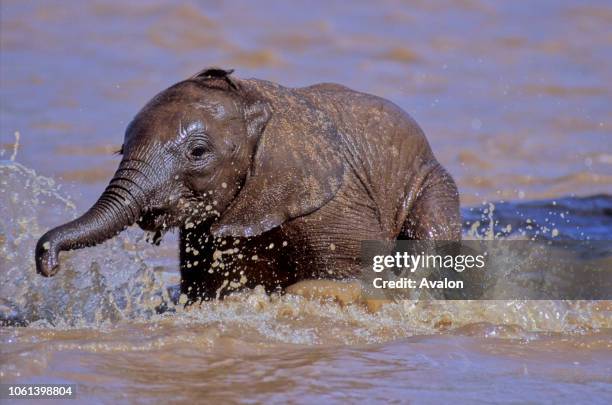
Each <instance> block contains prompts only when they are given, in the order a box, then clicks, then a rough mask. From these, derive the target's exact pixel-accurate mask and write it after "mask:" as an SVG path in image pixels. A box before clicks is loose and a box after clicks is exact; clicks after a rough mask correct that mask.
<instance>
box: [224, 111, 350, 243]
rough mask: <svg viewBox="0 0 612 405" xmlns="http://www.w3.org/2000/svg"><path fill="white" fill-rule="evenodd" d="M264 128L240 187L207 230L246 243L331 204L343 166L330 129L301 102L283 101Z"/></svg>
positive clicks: (332, 129) (330, 124)
mask: <svg viewBox="0 0 612 405" xmlns="http://www.w3.org/2000/svg"><path fill="white" fill-rule="evenodd" d="M282 111H283V112H282V113H281V114H274V113H272V116H271V118H270V120H269V121H268V122H267V125H265V129H264V131H263V133H262V134H261V136H260V138H259V141H258V143H257V148H256V152H255V155H254V158H253V162H252V164H251V167H250V170H249V173H248V175H247V178H246V181H245V184H244V186H243V187H242V189H241V191H240V192H239V193H238V195H237V197H236V198H235V199H234V201H233V202H232V203H231V204H230V206H229V207H228V208H227V210H226V211H225V212H224V213H223V215H222V216H221V218H220V219H219V220H218V222H217V223H215V224H214V225H213V227H212V233H213V234H214V235H216V236H235V237H251V236H257V235H260V234H262V233H264V232H266V231H269V230H271V229H273V228H275V227H277V226H280V225H281V224H283V223H285V222H286V221H289V220H291V219H293V218H297V217H300V216H304V215H307V214H309V213H311V212H313V211H316V210H317V209H319V208H320V207H322V206H323V205H324V204H325V203H327V202H328V201H329V200H331V199H332V198H333V196H334V195H335V194H336V192H337V191H338V189H339V188H340V186H341V184H342V177H343V174H344V166H343V163H342V159H341V152H340V139H339V136H338V133H337V131H336V128H335V126H334V125H333V124H332V123H331V122H330V121H329V120H328V119H327V118H326V117H325V116H324V115H323V114H322V113H321V112H320V111H317V110H315V109H313V108H312V107H310V106H309V104H308V103H306V102H303V101H302V102H294V103H292V102H291V100H287V103H283V106H282Z"/></svg>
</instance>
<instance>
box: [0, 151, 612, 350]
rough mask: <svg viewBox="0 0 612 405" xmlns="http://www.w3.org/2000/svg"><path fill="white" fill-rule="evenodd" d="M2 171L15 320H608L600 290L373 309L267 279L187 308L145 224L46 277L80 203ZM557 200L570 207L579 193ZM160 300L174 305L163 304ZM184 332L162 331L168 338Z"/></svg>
mask: <svg viewBox="0 0 612 405" xmlns="http://www.w3.org/2000/svg"><path fill="white" fill-rule="evenodd" d="M0 178H1V179H2V180H0V196H1V199H2V206H3V211H4V213H5V220H4V221H3V222H2V223H0V267H1V274H2V280H1V284H0V296H1V297H2V298H1V302H0V317H1V318H2V319H3V321H4V322H5V323H9V324H17V325H19V324H21V325H25V324H29V325H30V326H31V327H35V328H52V329H71V328H96V329H99V330H101V329H105V328H108V327H113V326H116V325H121V324H125V322H132V323H133V322H136V323H141V322H145V323H151V325H158V324H159V323H160V322H164V323H167V322H170V323H171V324H172V325H174V326H179V327H185V328H186V327H187V325H201V326H202V327H206V328H208V329H207V330H216V331H222V333H229V334H234V333H238V332H240V334H241V335H243V334H245V333H247V334H249V336H252V337H253V339H259V340H261V341H262V342H285V343H299V344H322V343H343V344H360V343H369V342H382V341H388V340H392V339H397V338H401V337H406V336H412V335H418V334H431V333H439V332H441V331H447V330H457V328H463V329H459V330H463V331H464V332H465V331H466V330H467V331H468V332H465V333H480V334H483V335H491V336H497V337H499V336H504V337H514V338H529V336H531V333H532V332H533V331H555V332H579V331H585V330H592V329H597V328H603V327H610V326H611V325H610V321H609V319H610V317H609V316H607V315H608V314H609V311H610V309H609V308H607V307H606V306H605V305H604V304H602V303H599V304H598V303H595V302H567V301H453V302H442V301H423V302H416V301H403V302H398V303H390V304H387V305H384V306H383V307H382V309H380V311H379V312H377V313H371V312H369V311H368V310H367V309H366V308H365V307H362V306H360V305H341V304H339V303H337V302H335V301H333V300H331V299H329V300H325V299H324V300H316V299H306V298H303V297H300V296H292V295H284V296H281V295H278V294H272V295H267V294H265V292H263V289H258V288H257V289H255V290H250V291H243V292H240V293H237V294H234V295H232V296H230V297H228V298H226V299H225V300H223V301H213V302H206V303H203V304H202V305H200V306H193V307H190V308H189V309H183V308H182V306H180V305H178V306H175V305H174V304H173V303H172V300H171V299H170V297H169V295H168V288H170V287H172V286H173V285H172V282H170V281H169V278H168V277H167V274H165V273H164V272H163V271H161V270H160V269H159V268H156V267H155V266H152V265H150V264H147V262H146V261H145V258H146V251H143V250H142V249H140V248H139V246H141V244H142V245H144V242H142V239H143V236H141V234H140V233H139V232H138V231H136V230H128V231H127V232H124V233H123V234H121V235H119V236H118V237H116V238H114V239H112V240H111V241H108V242H106V243H104V244H101V245H99V246H97V247H93V248H88V249H86V250H79V251H74V252H66V253H62V259H61V260H62V271H61V273H60V274H58V275H57V276H55V277H53V278H43V277H40V276H39V275H37V274H36V272H35V268H34V257H33V252H34V245H35V243H36V241H37V239H38V237H40V235H41V234H42V233H43V232H44V231H45V230H46V229H47V228H48V226H49V225H51V224H48V223H45V220H47V221H50V222H52V223H53V224H57V223H61V222H64V221H68V220H70V219H72V218H74V217H75V216H76V211H75V206H74V204H73V203H72V202H71V200H70V199H69V198H67V197H66V196H65V195H64V194H63V193H62V191H61V189H60V188H59V187H58V186H57V185H56V184H55V182H54V181H53V180H52V179H49V178H45V177H43V176H38V175H37V174H36V173H35V172H34V171H33V170H31V169H29V168H27V167H24V166H22V165H20V164H19V163H15V162H11V161H3V162H2V163H1V164H0ZM600 200H601V199H600ZM600 200H597V201H599V202H598V203H597V204H599V205H601V206H602V208H601V210H602V211H601V212H602V213H603V212H607V211H605V210H609V208H608V206H605V204H604V203H606V201H605V200H604V201H603V202H602V201H600ZM588 201H590V204H595V203H594V202H593V201H591V200H588ZM607 203H609V201H608V202H607ZM534 204H535V203H534ZM556 204H557V205H556V206H557V207H562V211H561V212H565V211H567V207H568V206H569V205H570V203H569V202H561V203H559V202H557V203H556ZM520 208H521V207H517V206H513V205H510V204H508V203H505V204H497V205H493V204H490V205H488V206H486V208H485V209H484V210H482V211H481V212H477V210H467V212H464V213H467V214H468V215H467V219H468V222H471V224H466V232H465V234H466V237H475V238H484V239H492V238H501V237H512V236H513V235H515V234H517V233H519V232H520V229H521V225H520V224H523V225H524V224H526V223H527V221H526V220H524V219H523V217H522V216H515V217H512V216H509V215H508V212H510V211H512V210H515V209H516V210H517V211H518V210H519V209H520ZM549 208H550V207H549ZM551 215H552V214H551ZM475 217H477V218H478V221H475V220H474V218H475ZM503 221H506V222H505V223H504V222H503ZM476 223H478V225H475V224H476ZM517 223H519V224H518V225H517ZM598 223H599V224H601V223H602V222H601V221H599V222H598ZM508 224H511V225H512V226H511V227H510V228H509V227H508V226H507V225H508ZM557 226H559V229H561V231H560V234H561V235H562V236H567V235H569V234H568V232H569V231H568V227H563V225H562V224H559V225H557ZM504 229H513V230H517V231H515V232H516V233H512V232H505V231H504ZM134 246H136V248H134ZM161 309H163V310H164V311H165V312H164V313H160V312H163V311H161ZM483 325H484V326H483ZM496 325H497V326H496ZM210 328H212V329H210ZM465 328H468V329H465ZM500 328H501V329H500ZM462 333H463V332H462ZM176 338H177V337H176V336H165V337H164V339H167V340H165V342H166V343H168V342H171V341H173V339H176Z"/></svg>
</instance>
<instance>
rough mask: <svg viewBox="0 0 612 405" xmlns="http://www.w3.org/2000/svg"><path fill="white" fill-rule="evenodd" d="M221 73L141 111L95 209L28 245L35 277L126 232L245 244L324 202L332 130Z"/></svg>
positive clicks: (330, 187) (334, 163) (295, 106)
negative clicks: (237, 239)
mask: <svg viewBox="0 0 612 405" xmlns="http://www.w3.org/2000/svg"><path fill="white" fill-rule="evenodd" d="M231 73H232V71H226V70H221V69H216V68H213V69H206V70H203V71H202V72H200V73H198V74H196V75H194V76H192V77H191V78H189V79H187V80H184V81H182V82H179V83H177V84H175V85H173V86H171V87H170V88H168V89H166V90H164V91H163V92H161V93H159V94H158V95H157V96H155V97H154V98H153V99H152V100H151V101H150V102H149V103H148V104H147V105H145V107H144V108H143V109H142V110H141V111H140V112H139V113H138V114H137V115H136V117H135V118H134V119H133V120H132V122H131V123H130V124H129V125H128V127H127V130H126V133H125V138H124V142H123V146H122V147H121V151H120V154H121V155H122V160H121V162H120V164H119V167H118V169H117V171H116V173H115V175H114V176H113V178H112V180H111V181H110V183H109V184H108V186H107V187H106V189H105V191H104V192H103V193H102V195H101V196H100V198H99V199H98V201H97V202H96V203H95V204H94V205H93V206H92V207H91V208H90V209H89V210H88V211H87V212H86V213H85V214H83V215H82V216H81V217H79V218H77V219H75V220H73V221H71V222H69V223H67V224H64V225H62V226H59V227H57V228H54V229H52V230H50V231H48V232H47V233H45V234H44V235H43V236H42V237H41V238H40V240H39V241H38V243H37V246H36V252H35V255H36V269H37V272H38V273H40V274H42V275H44V276H52V275H54V274H55V273H56V272H57V271H58V269H59V261H58V255H59V252H60V251H65V250H72V249H79V248H83V247H87V246H93V245H95V244H98V243H101V242H103V241H105V240H107V239H109V238H111V237H113V236H115V235H117V234H118V233H119V232H121V231H122V230H124V229H126V228H127V227H129V226H131V225H132V224H134V223H137V224H138V225H139V226H140V227H141V228H142V229H144V230H147V231H152V232H155V233H156V235H157V236H160V235H161V234H163V232H165V231H166V230H168V229H171V228H173V227H179V226H184V225H189V223H190V222H196V223H206V222H208V223H210V225H211V226H210V227H209V228H208V229H209V230H210V231H211V233H212V234H214V235H215V236H229V235H232V236H243V237H251V236H256V235H259V234H261V233H263V232H266V231H268V230H270V229H272V228H274V227H277V226H279V225H281V224H282V223H283V222H285V221H287V220H289V219H291V218H295V217H298V216H300V215H305V214H307V213H310V212H312V211H314V210H316V209H317V208H319V207H320V206H322V205H323V204H324V203H325V202H326V201H328V200H329V199H331V198H332V197H333V195H334V194H335V193H336V191H337V190H338V188H339V186H340V183H341V180H342V174H343V165H342V163H341V159H340V154H339V152H338V149H337V146H336V145H337V142H336V141H337V139H334V138H336V137H337V136H338V134H337V132H336V131H335V128H334V127H333V126H332V125H331V124H330V123H329V122H327V121H325V120H322V119H321V117H320V116H318V115H317V111H316V110H315V109H314V107H312V106H311V105H309V104H308V103H307V102H305V101H304V100H298V101H296V100H294V99H293V98H292V96H290V92H289V91H288V90H287V89H285V93H286V94H285V93H283V91H281V90H280V89H277V90H278V92H279V93H278V94H280V95H275V94H274V92H268V91H261V89H260V88H259V87H258V86H257V85H255V84H253V83H252V82H251V81H248V80H237V79H234V78H233V77H231V76H230V74H231ZM277 87H280V86H277ZM282 94H285V95H284V96H283V95H282ZM319 115H320V114H319Z"/></svg>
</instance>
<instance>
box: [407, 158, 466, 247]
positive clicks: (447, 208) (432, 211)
mask: <svg viewBox="0 0 612 405" xmlns="http://www.w3.org/2000/svg"><path fill="white" fill-rule="evenodd" d="M398 239H411V240H449V241H450V240H461V214H460V212H459V192H458V191H457V186H456V185H455V182H454V181H453V179H452V178H451V176H450V175H449V174H448V173H447V172H446V170H444V168H442V166H436V167H435V168H434V169H433V170H432V171H431V172H430V173H429V174H428V175H427V177H426V178H425V180H424V182H423V186H422V188H421V191H420V193H419V194H418V196H417V198H416V200H415V202H414V204H413V206H412V207H411V209H410V211H409V213H408V216H407V218H406V220H405V221H404V224H403V226H402V229H401V231H400V234H399V236H398Z"/></svg>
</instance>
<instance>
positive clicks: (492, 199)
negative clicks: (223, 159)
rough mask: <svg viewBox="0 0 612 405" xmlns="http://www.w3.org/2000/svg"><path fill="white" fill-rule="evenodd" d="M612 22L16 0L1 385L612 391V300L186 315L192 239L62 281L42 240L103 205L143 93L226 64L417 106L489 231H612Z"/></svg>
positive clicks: (606, 14) (131, 254)
mask: <svg viewBox="0 0 612 405" xmlns="http://www.w3.org/2000/svg"><path fill="white" fill-rule="evenodd" d="M610 27H612V7H610V6H609V4H607V2H605V1H592V2H579V1H575V2H571V1H540V2H537V3H535V2H502V1H496V2H480V1H475V0H474V1H459V2H451V1H435V2H430V1H414V2H400V1H381V2H375V3H374V2H351V4H350V6H349V5H348V3H346V2H336V1H328V2H325V3H323V4H320V5H317V6H315V5H313V4H312V2H283V3H281V2H272V1H258V2H217V1H205V2H186V3H182V4H180V5H179V4H178V3H175V2H164V3H162V2H156V1H152V2H146V3H144V2H143V3H140V2H134V3H128V2H119V1H114V0H112V1H99V2H98V1H90V2H59V1H53V2H29V1H10V0H3V1H2V2H1V3H0V139H1V141H0V149H1V150H2V152H0V153H2V156H0V159H2V162H1V163H0V206H1V208H2V218H1V219H0V276H1V279H0V317H1V319H2V321H3V323H4V324H5V325H11V326H4V327H2V328H0V339H1V340H2V347H1V349H0V356H1V357H0V380H1V382H2V383H5V382H6V383H15V382H19V383H50V382H58V383H76V384H78V392H77V398H78V399H79V400H80V401H83V402H87V403H127V402H152V401H163V402H170V403H174V402H194V401H214V400H220V401H230V402H238V401H243V402H262V401H269V400H272V401H273V402H303V403H308V402H313V401H326V402H346V401H349V402H357V401H363V400H375V401H379V402H386V401H389V400H392V401H395V402H408V401H411V402H417V403H431V402H442V401H444V402H446V401H453V402H459V403H461V402H493V403H508V402H532V403H534V402H535V403H559V402H584V403H587V402H588V403H609V402H610V401H612V377H611V376H612V355H611V354H610V353H612V351H611V349H612V316H611V315H612V303H611V302H610V301H469V302H467V301H454V302H442V301H427V302H425V301H422V302H414V301H403V302H399V303H392V304H388V305H385V306H383V307H382V308H381V309H380V310H379V311H378V312H371V311H369V310H368V309H367V308H365V307H362V306H361V305H358V304H349V305H341V304H339V303H337V302H334V301H331V300H323V301H319V300H314V299H306V298H303V297H300V296H291V295H285V296H277V295H272V296H269V295H266V294H265V293H263V292H262V291H260V290H257V289H256V290H253V291H245V292H241V293H239V294H236V295H235V296H231V297H229V298H228V299H226V300H224V301H218V302H209V303H205V304H203V305H202V306H201V307H198V308H191V309H187V310H186V309H183V308H182V307H181V306H176V305H174V304H173V303H172V302H173V300H172V298H173V286H175V285H176V284H177V282H178V271H177V258H176V253H177V252H176V238H175V237H173V236H172V235H169V237H168V238H166V239H165V240H164V241H163V242H162V245H161V246H159V247H153V246H150V245H148V244H146V242H145V241H144V237H143V235H142V232H140V231H139V230H138V229H130V230H128V231H127V232H126V233H124V234H122V235H121V236H119V237H117V238H115V239H114V240H112V241H109V242H107V243H105V244H103V245H101V246H98V247H95V248H91V249H87V250H82V251H76V252H70V253H66V254H63V255H62V263H63V268H62V272H61V273H60V274H58V275H57V276H56V277H55V278H52V279H43V278H41V277H39V276H37V275H36V274H35V270H34V261H33V248H34V245H35V243H36V240H37V238H38V237H39V236H40V235H41V234H42V233H43V232H44V231H45V230H47V229H48V228H49V227H50V226H54V225H57V224H59V223H63V222H65V221H66V220H69V219H71V218H73V217H75V216H76V215H78V214H80V213H82V212H83V211H84V210H85V209H86V208H87V207H88V206H89V205H91V204H92V203H93V202H94V201H95V200H96V198H97V196H98V195H99V193H100V192H101V191H102V190H103V189H104V187H105V184H106V182H107V181H108V179H109V178H110V176H111V175H112V173H113V172H114V170H115V168H116V165H117V163H118V158H117V157H116V156H113V153H112V152H113V151H114V150H116V149H117V148H118V147H119V145H120V144H121V142H122V137H123V135H122V134H123V131H124V129H125V126H126V125H127V123H128V122H129V121H130V119H131V118H132V117H133V115H134V114H135V113H136V111H137V110H138V109H139V108H140V107H141V106H142V105H143V104H144V103H145V102H146V101H147V100H148V99H149V98H150V97H151V96H152V95H154V94H155V93H156V92H158V91H159V90H161V89H163V88H165V87H167V86H168V85H170V84H172V83H174V82H176V81H179V80H181V79H182V78H184V77H186V76H187V75H190V74H192V73H194V72H196V71H198V70H200V69H202V68H203V67H205V66H209V65H217V66H221V67H228V68H235V69H236V74H237V75H238V76H241V77H258V78H265V79H269V80H273V81H277V82H279V83H282V84H285V85H289V86H300V85H307V84H311V83H314V82H319V81H335V82H340V83H343V84H346V85H348V86H350V87H353V88H356V89H359V90H363V91H367V92H371V93H375V94H378V95H381V96H384V97H386V98H389V99H391V100H393V101H394V102H396V103H397V104H398V105H400V106H401V107H402V108H404V109H405V110H406V111H408V112H409V113H410V114H411V115H413V117H415V119H416V120H417V121H418V122H419V123H420V125H421V126H422V127H423V129H424V131H425V133H426V134H427V136H428V139H429V141H430V143H431V145H432V147H433V149H434V152H435V153H436V156H437V157H438V159H439V160H440V161H441V162H442V163H443V165H444V166H445V167H446V168H447V169H448V170H449V171H450V172H451V173H452V175H453V176H454V178H455V179H456V181H457V183H458V186H459V188H460V193H461V199H462V206H463V207H464V208H463V209H462V212H463V216H464V220H465V230H464V236H465V237H466V238H478V239H491V238H495V239H512V238H531V237H538V238H544V239H554V238H567V239H589V238H590V239H596V240H609V239H610V238H611V236H612V197H611V195H612V129H611V125H612V110H611V109H610V105H611V101H612V100H611V96H612V89H611V83H612V52H611V48H612V29H611V28H610ZM16 131H18V133H19V135H18V136H16V135H15V132H16ZM16 139H17V140H18V141H16ZM13 157H14V159H13ZM602 263H603V265H605V266H608V267H607V268H608V269H609V268H610V267H609V266H611V265H612V264H611V261H610V260H609V259H606V260H604V261H603V262H602ZM540 270H542V269H540ZM161 310H164V311H165V312H163V313H161V314H160V312H161ZM26 325H27V326H26ZM24 326H25V327H24Z"/></svg>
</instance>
